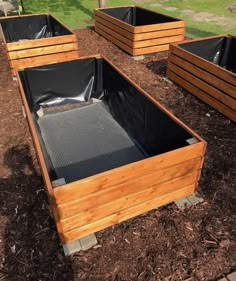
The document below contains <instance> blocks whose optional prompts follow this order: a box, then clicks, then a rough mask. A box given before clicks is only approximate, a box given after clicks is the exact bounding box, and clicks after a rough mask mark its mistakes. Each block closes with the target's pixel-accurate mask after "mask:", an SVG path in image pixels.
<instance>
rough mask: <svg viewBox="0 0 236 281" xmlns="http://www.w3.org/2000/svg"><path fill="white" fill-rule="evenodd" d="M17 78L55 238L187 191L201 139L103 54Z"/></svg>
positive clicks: (76, 234) (90, 229) (197, 168)
mask: <svg viewBox="0 0 236 281" xmlns="http://www.w3.org/2000/svg"><path fill="white" fill-rule="evenodd" d="M18 81H19V85H20V90H21V95H22V99H23V102H24V106H25V110H26V114H27V117H28V121H29V126H30V129H31V133H32V136H33V140H34V143H35V147H36V151H37V154H38V158H39V162H40V165H41V168H42V175H43V177H44V181H45V185H46V187H47V191H48V194H49V198H50V203H51V207H52V209H53V212H54V216H55V220H56V223H57V228H58V232H59V234H60V237H61V241H62V243H68V242H70V241H72V240H76V239H78V238H81V237H83V236H86V235H88V234H90V233H94V232H96V231H99V230H101V229H104V228H106V227H108V226H111V225H113V224H116V223H119V222H121V221H123V220H126V219H129V218H131V217H134V216H137V215H139V214H141V213H143V212H146V211H148V210H151V209H153V208H156V207H158V206H161V205H163V204H167V203H170V202H172V201H173V200H176V199H178V198H181V197H184V196H187V195H189V194H191V193H192V192H194V191H195V189H196V187H197V184H198V180H199V177H200V173H201V168H202V164H203V158H204V153H205V147H206V143H205V142H204V141H203V140H202V139H201V138H200V137H199V136H198V135H197V134H196V133H194V132H193V131H192V130H191V129H189V128H188V127H187V126H186V125H184V124H183V123H182V122H181V121H180V120H178V119H177V118H176V117H175V116H173V114H171V113H170V112H169V111H168V110H166V109H165V108H164V107H162V106H161V105H160V104H159V103H158V102H157V101H155V100H154V99H153V98H152V97H151V96H149V95H148V94H147V93H146V92H144V91H143V90H142V89H141V88H139V87H138V86H137V85H136V84H134V83H133V82H132V81H131V80H129V78H128V77H126V76H125V75H124V74H122V73H121V72H120V71H119V70H118V69H117V68H116V67H115V66H114V65H112V64H111V63H110V62H109V61H108V60H107V59H105V58H103V57H100V56H96V57H89V58H81V59H79V60H74V61H68V62H64V63H58V64H51V65H45V66H41V67H34V68H28V69H24V70H21V71H19V73H18ZM48 89H50V91H49V90H48ZM58 185H61V186H58Z"/></svg>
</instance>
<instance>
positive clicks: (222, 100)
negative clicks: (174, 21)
mask: <svg viewBox="0 0 236 281" xmlns="http://www.w3.org/2000/svg"><path fill="white" fill-rule="evenodd" d="M235 50H236V37H235V36H231V35H219V36H213V37H206V38H203V39H194V40H189V41H187V40H186V41H183V42H180V43H178V44H171V46H170V52H169V60H168V61H169V62H168V72H167V75H168V77H169V78H170V79H172V80H173V81H175V82H176V83H177V84H179V85H180V86H181V87H183V88H185V89H186V90H187V91H189V92H190V93H192V94H194V95H195V96H197V97H198V98H200V99H201V100H203V101H204V102H206V103H208V104H209V105H211V106H212V107H214V108H215V109H216V110H218V111H220V112H221V113H222V114H224V115H225V116H227V117H228V118H230V119H232V120H233V121H234V122H235V121H236V53H235Z"/></svg>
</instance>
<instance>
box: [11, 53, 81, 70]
mask: <svg viewBox="0 0 236 281" xmlns="http://www.w3.org/2000/svg"><path fill="white" fill-rule="evenodd" d="M77 58H79V55H78V51H69V52H64V53H57V54H51V55H43V56H38V57H32V58H24V59H18V60H12V61H11V62H12V66H13V68H15V69H22V68H26V67H33V66H40V65H44V64H52V63H57V62H63V61H66V60H73V59H77Z"/></svg>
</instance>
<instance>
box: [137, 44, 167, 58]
mask: <svg viewBox="0 0 236 281" xmlns="http://www.w3.org/2000/svg"><path fill="white" fill-rule="evenodd" d="M169 46H170V44H164V45H158V46H152V47H146V48H138V49H134V50H133V55H134V56H138V55H145V54H151V53H156V52H162V51H168V50H169Z"/></svg>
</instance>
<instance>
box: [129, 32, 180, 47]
mask: <svg viewBox="0 0 236 281" xmlns="http://www.w3.org/2000/svg"><path fill="white" fill-rule="evenodd" d="M181 40H183V34H181V35H176V36H167V37H162V38H156V39H150V40H142V41H137V42H134V44H133V45H134V48H135V49H136V48H145V47H151V46H158V45H164V44H169V43H172V42H178V41H181Z"/></svg>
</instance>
